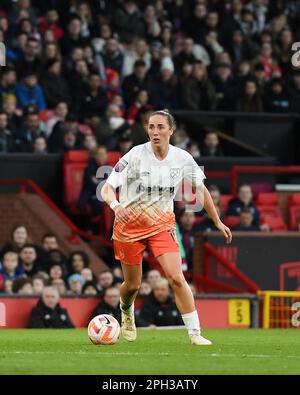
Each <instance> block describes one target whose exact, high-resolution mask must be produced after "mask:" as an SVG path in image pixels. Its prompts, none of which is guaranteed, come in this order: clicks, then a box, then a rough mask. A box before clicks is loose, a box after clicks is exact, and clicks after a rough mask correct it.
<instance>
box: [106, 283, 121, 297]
mask: <svg viewBox="0 0 300 395" xmlns="http://www.w3.org/2000/svg"><path fill="white" fill-rule="evenodd" d="M110 289H117V290H119V289H118V288H117V287H115V286H113V285H110V286H109V287H107V288H105V289H104V292H103V296H105V295H106V293H107V291H109V290H110Z"/></svg>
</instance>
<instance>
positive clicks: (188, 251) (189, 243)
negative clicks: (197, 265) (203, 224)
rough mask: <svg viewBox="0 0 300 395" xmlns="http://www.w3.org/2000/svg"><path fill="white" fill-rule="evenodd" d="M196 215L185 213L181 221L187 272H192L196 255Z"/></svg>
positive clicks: (190, 212) (191, 212)
mask: <svg viewBox="0 0 300 395" xmlns="http://www.w3.org/2000/svg"><path fill="white" fill-rule="evenodd" d="M195 219H196V216H195V213H194V212H193V211H184V212H183V213H182V214H181V216H180V219H179V229H180V235H181V242H182V245H183V248H184V251H185V259H186V263H187V270H188V271H190V270H191V269H192V267H193V255H194V230H193V228H194V225H195Z"/></svg>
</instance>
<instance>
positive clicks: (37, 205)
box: [0, 193, 107, 275]
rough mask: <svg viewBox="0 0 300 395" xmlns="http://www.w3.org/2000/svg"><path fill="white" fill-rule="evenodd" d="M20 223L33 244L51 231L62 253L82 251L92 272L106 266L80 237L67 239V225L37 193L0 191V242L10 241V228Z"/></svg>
mask: <svg viewBox="0 0 300 395" xmlns="http://www.w3.org/2000/svg"><path fill="white" fill-rule="evenodd" d="M20 224H22V225H25V226H26V227H27V228H28V230H29V234H30V238H31V240H32V242H34V243H35V244H40V243H41V238H42V236H43V235H44V234H45V233H53V234H55V235H56V237H57V240H58V243H59V246H60V249H61V251H62V252H63V253H64V254H66V255H69V254H70V253H72V252H73V251H76V250H81V251H84V252H85V253H86V254H87V255H88V256H89V258H90V262H91V264H90V268H91V270H92V271H93V272H94V274H95V275H97V274H98V273H99V272H101V271H102V270H104V269H107V266H106V264H105V262H104V261H103V260H102V259H101V258H100V257H99V256H98V255H97V254H96V253H95V252H94V251H93V249H92V248H91V247H90V246H89V245H88V244H87V243H86V242H85V241H83V240H82V239H81V238H80V237H76V240H75V243H74V242H72V241H74V240H70V229H69V227H68V226H67V225H66V224H65V222H64V221H63V220H62V219H61V218H60V217H59V216H58V215H57V214H56V213H55V212H54V211H53V210H52V209H51V208H50V207H49V206H48V205H47V204H46V203H45V202H44V201H43V200H42V199H41V198H40V197H39V196H38V195H36V194H31V193H19V194H12V193H10V194H8V193H3V194H0V245H3V244H4V243H5V242H6V241H7V240H10V237H11V230H12V228H13V227H14V226H16V225H20Z"/></svg>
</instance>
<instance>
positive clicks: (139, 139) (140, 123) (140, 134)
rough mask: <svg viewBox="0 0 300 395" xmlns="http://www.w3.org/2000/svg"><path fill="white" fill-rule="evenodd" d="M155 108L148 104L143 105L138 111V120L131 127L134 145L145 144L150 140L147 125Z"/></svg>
mask: <svg viewBox="0 0 300 395" xmlns="http://www.w3.org/2000/svg"><path fill="white" fill-rule="evenodd" d="M153 109H154V107H152V106H151V105H149V104H146V105H144V106H142V107H141V108H140V110H139V112H138V113H137V117H136V121H135V123H134V125H132V127H131V138H132V142H133V145H137V144H144V143H146V142H147V141H148V134H147V130H146V125H147V124H148V119H149V116H150V115H151V113H152V112H153Z"/></svg>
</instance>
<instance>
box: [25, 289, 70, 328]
mask: <svg viewBox="0 0 300 395" xmlns="http://www.w3.org/2000/svg"><path fill="white" fill-rule="evenodd" d="M28 328H56V329H59V328H74V324H73V323H72V321H71V319H70V317H69V315H68V311H67V310H66V309H63V308H62V307H61V306H60V304H59V293H58V291H57V289H55V288H54V287H45V288H44V290H43V293H42V297H41V299H40V300H39V301H38V302H37V305H36V307H34V308H33V309H32V310H31V313H30V317H29V324H28Z"/></svg>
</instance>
